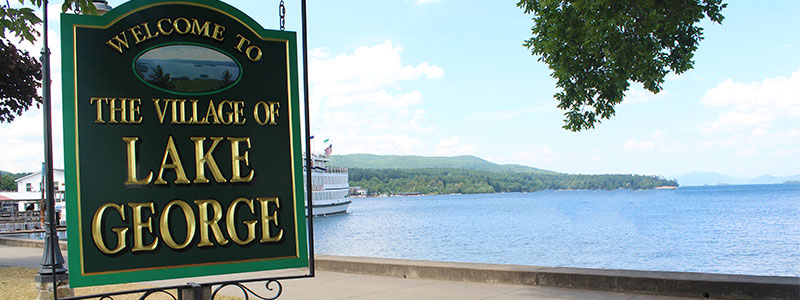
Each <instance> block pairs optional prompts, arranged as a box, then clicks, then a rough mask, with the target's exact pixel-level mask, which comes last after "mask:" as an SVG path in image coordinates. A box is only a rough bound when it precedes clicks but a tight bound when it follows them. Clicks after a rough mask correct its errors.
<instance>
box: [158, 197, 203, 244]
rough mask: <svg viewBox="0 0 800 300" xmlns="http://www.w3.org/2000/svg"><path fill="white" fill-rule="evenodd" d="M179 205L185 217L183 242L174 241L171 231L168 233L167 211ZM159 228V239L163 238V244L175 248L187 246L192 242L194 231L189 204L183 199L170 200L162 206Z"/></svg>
mask: <svg viewBox="0 0 800 300" xmlns="http://www.w3.org/2000/svg"><path fill="white" fill-rule="evenodd" d="M175 206H177V207H179V208H180V209H181V210H182V211H183V217H184V218H185V219H186V237H185V239H184V241H183V243H180V244H178V243H176V242H175V239H174V238H172V233H170V229H169V212H170V210H171V209H172V208H173V207H175ZM158 224H159V225H160V226H159V228H160V229H161V239H162V240H164V244H166V245H167V247H170V248H172V249H175V250H180V249H183V248H186V247H187V246H189V243H191V242H192V240H193V239H194V232H195V221H194V211H193V210H192V207H191V206H189V203H186V202H185V201H183V200H172V201H170V202H169V203H167V205H166V206H164V211H162V212H161V219H160V221H159V223H158Z"/></svg>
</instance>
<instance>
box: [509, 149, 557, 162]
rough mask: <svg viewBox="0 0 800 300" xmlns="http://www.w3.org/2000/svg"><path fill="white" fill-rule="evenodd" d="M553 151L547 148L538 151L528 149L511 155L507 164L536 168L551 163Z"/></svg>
mask: <svg viewBox="0 0 800 300" xmlns="http://www.w3.org/2000/svg"><path fill="white" fill-rule="evenodd" d="M553 156H554V155H553V150H552V149H550V147H549V146H545V147H543V148H539V149H530V150H525V151H520V152H515V153H513V154H511V158H512V159H511V160H508V163H520V162H521V163H522V164H523V165H529V166H538V165H543V164H547V163H550V162H551V161H553V159H554V157H553Z"/></svg>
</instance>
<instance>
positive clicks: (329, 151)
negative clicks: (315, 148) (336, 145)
mask: <svg viewBox="0 0 800 300" xmlns="http://www.w3.org/2000/svg"><path fill="white" fill-rule="evenodd" d="M332 152H333V144H331V145H328V148H325V155H331V153H332Z"/></svg>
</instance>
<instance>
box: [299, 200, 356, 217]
mask: <svg viewBox="0 0 800 300" xmlns="http://www.w3.org/2000/svg"><path fill="white" fill-rule="evenodd" d="M352 202H353V201H350V200H346V201H342V202H337V203H330V204H319V205H317V204H314V206H313V208H314V216H315V217H320V216H329V215H335V214H343V213H346V212H347V207H348V206H350V203H352ZM306 216H308V210H306Z"/></svg>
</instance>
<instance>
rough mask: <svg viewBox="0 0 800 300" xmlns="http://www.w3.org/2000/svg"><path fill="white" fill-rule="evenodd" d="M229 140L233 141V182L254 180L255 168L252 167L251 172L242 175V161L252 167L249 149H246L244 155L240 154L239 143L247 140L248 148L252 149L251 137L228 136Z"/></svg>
mask: <svg viewBox="0 0 800 300" xmlns="http://www.w3.org/2000/svg"><path fill="white" fill-rule="evenodd" d="M228 141H230V142H231V171H232V172H233V174H232V177H231V182H250V181H252V180H253V176H254V175H255V170H253V169H250V173H248V174H247V176H245V177H242V176H241V174H242V173H241V165H240V162H241V161H244V165H245V166H246V167H250V160H249V156H248V152H247V150H245V151H244V155H239V143H241V142H246V143H247V148H248V149H250V138H249V137H228Z"/></svg>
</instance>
